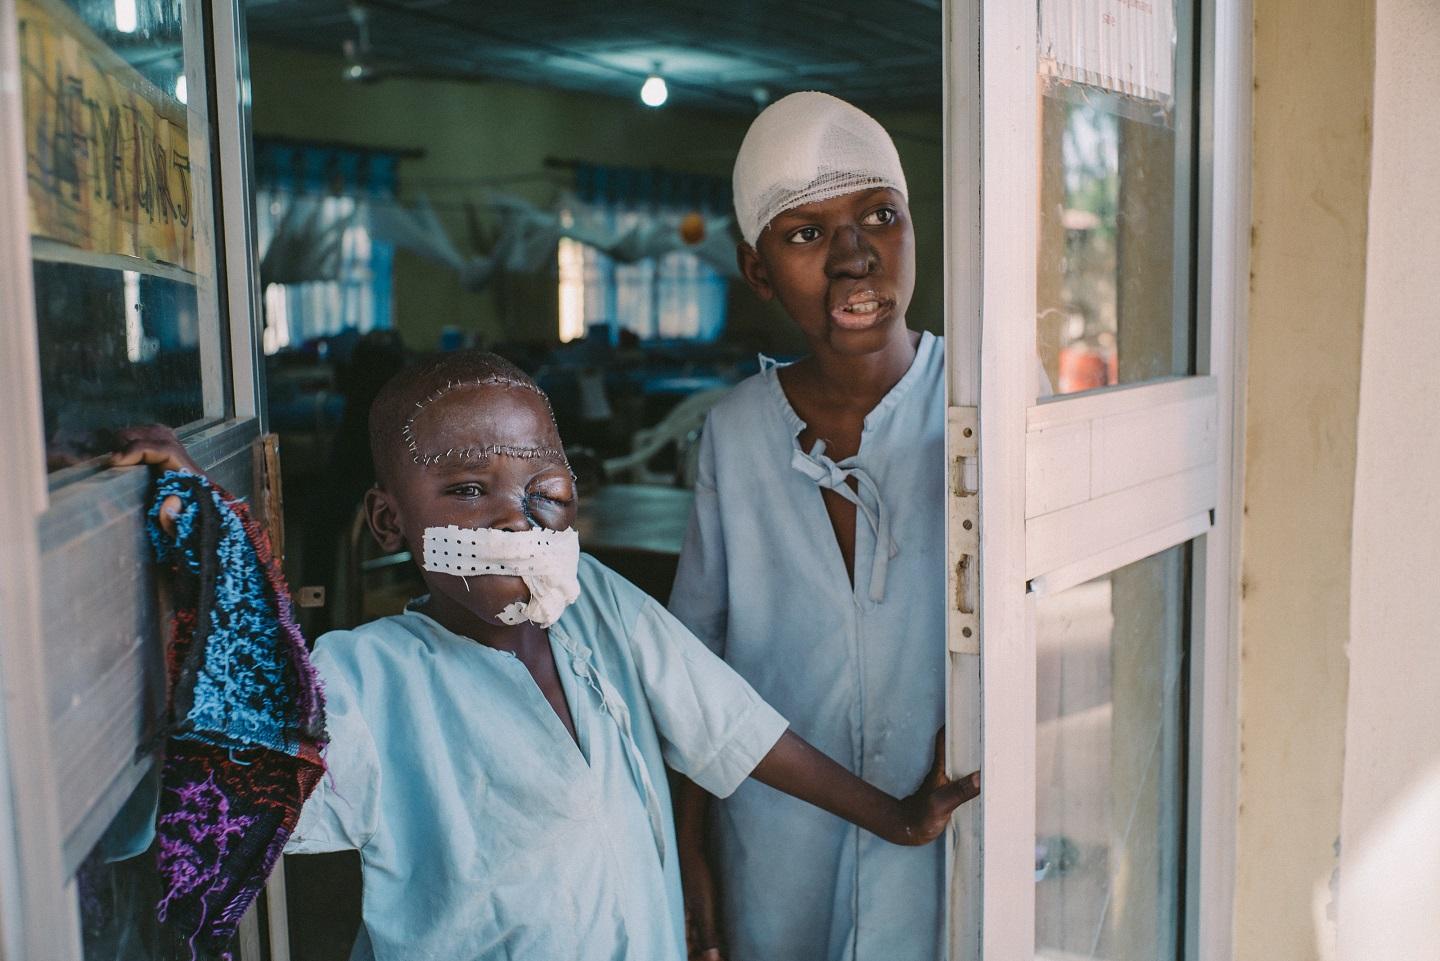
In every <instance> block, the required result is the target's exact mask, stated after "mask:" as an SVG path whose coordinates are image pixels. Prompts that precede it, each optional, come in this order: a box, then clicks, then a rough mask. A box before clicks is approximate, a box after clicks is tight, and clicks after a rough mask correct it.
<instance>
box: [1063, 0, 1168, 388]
mask: <svg viewBox="0 0 1440 961" xmlns="http://www.w3.org/2000/svg"><path fill="white" fill-rule="evenodd" d="M1187 6H1188V4H1183V3H1182V4H1180V5H1179V6H1178V7H1176V8H1173V10H1172V8H1171V6H1170V5H1169V4H1167V3H1156V4H1148V3H1147V4H1134V5H1130V4H1110V3H1104V4H1094V3H1084V2H1075V0H1063V2H1062V0H1045V2H1043V3H1042V4H1041V11H1042V12H1041V24H1042V29H1041V33H1042V36H1041V51H1040V52H1041V56H1040V61H1041V65H1042V78H1041V87H1042V91H1043V93H1044V96H1042V97H1041V98H1040V99H1041V109H1040V119H1039V123H1040V211H1039V216H1040V223H1039V237H1038V244H1039V249H1038V262H1039V273H1038V277H1037V278H1036V281H1037V289H1036V294H1037V317H1036V346H1037V349H1038V351H1039V354H1040V357H1041V360H1042V362H1043V364H1044V366H1045V371H1046V374H1047V375H1048V377H1049V380H1050V383H1051V385H1052V387H1053V390H1054V392H1055V393H1056V394H1070V393H1075V392H1077V391H1082V390H1090V389H1093V388H1097V387H1107V386H1112V385H1115V384H1129V383H1136V382H1138V381H1143V380H1150V379H1153V378H1156V377H1164V376H1168V375H1172V374H1185V373H1189V371H1190V365H1191V357H1190V354H1191V347H1190V341H1191V333H1190V326H1191V320H1190V317H1191V311H1190V310H1189V298H1190V290H1189V272H1190V271H1189V262H1190V250H1189V240H1188V237H1189V224H1190V222H1191V220H1190V217H1191V212H1190V207H1191V202H1190V194H1189V185H1188V183H1187V176H1188V169H1189V167H1188V164H1187V163H1186V162H1185V158H1186V157H1187V156H1188V155H1189V151H1190V149H1191V143H1190V137H1189V136H1188V134H1187V135H1181V134H1180V133H1179V132H1180V131H1188V130H1189V129H1190V125H1189V123H1188V120H1187V118H1188V116H1189V100H1188V96H1189V94H1188V87H1187V86H1186V84H1187V83H1188V80H1187V78H1188V77H1189V74H1190V70H1189V69H1188V63H1187V62H1185V61H1184V59H1183V56H1184V51H1187V50H1189V49H1190V45H1189V37H1188V35H1189V33H1190V31H1189V29H1188V28H1187V26H1186V24H1185V22H1184V17H1183V16H1182V17H1181V18H1180V19H1179V21H1178V30H1177V29H1176V23H1177V21H1175V20H1174V19H1172V12H1174V11H1183V10H1184V9H1185V8H1186V7H1187ZM1102 8H1103V10H1104V11H1112V10H1113V12H1102ZM1062 14H1063V16H1062ZM1091 16H1093V19H1094V24H1091V25H1090V26H1093V27H1094V32H1093V34H1085V33H1084V30H1085V25H1086V24H1088V20H1085V19H1082V17H1083V18H1088V17H1091ZM1066 17H1069V18H1071V19H1069V20H1067V19H1066ZM1111 34H1113V35H1114V36H1111ZM1172 36H1178V38H1179V43H1174V42H1172V39H1171V38H1172ZM1117 38H1120V39H1117ZM1107 42H1109V43H1111V44H1112V46H1111V47H1109V48H1107V47H1106V45H1105V44H1106V43H1107ZM1177 91H1178V93H1177ZM1177 236H1178V237H1180V238H1181V239H1182V243H1181V248H1180V249H1177V246H1176V237H1177Z"/></svg>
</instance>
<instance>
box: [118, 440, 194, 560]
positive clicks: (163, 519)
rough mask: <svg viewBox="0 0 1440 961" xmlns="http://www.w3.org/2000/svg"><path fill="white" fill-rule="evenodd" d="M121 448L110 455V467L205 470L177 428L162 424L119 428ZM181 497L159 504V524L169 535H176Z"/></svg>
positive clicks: (168, 498)
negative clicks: (176, 519)
mask: <svg viewBox="0 0 1440 961" xmlns="http://www.w3.org/2000/svg"><path fill="white" fill-rule="evenodd" d="M116 438H117V440H118V441H119V443H120V449H119V450H117V451H116V452H115V453H113V454H111V455H110V466H111V467H135V466H137V465H140V464H148V465H150V466H151V467H158V468H160V469H161V470H162V471H167V470H183V471H189V472H190V473H192V474H202V475H203V474H204V473H205V472H204V471H202V470H201V469H200V465H199V464H197V463H195V461H194V460H192V459H191V457H190V452H189V451H187V450H186V449H185V445H184V444H182V443H180V439H179V438H178V437H176V436H175V432H174V431H173V430H171V429H170V428H169V427H166V426H164V425H163V424H145V425H143V426H140V427H126V428H124V429H123V430H119V431H117V432H116ZM180 506H181V504H180V498H178V497H167V498H165V502H164V503H163V504H161V505H160V528H161V530H163V531H164V532H165V533H166V535H168V536H172V537H173V536H174V534H175V518H176V517H177V516H179V512H180Z"/></svg>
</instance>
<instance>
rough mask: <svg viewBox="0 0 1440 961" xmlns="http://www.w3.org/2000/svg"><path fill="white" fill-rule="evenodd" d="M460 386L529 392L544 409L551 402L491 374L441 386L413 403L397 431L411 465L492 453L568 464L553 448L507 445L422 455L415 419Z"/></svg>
mask: <svg viewBox="0 0 1440 961" xmlns="http://www.w3.org/2000/svg"><path fill="white" fill-rule="evenodd" d="M463 387H472V388H473V387H504V388H513V389H516V390H528V391H530V392H531V393H533V394H536V395H538V396H539V397H541V398H543V399H544V400H545V406H546V408H547V409H549V407H550V399H549V398H548V397H545V392H544V391H542V390H541V389H540V388H539V387H537V386H536V385H535V384H533V383H529V382H527V381H523V380H520V379H518V378H515V377H508V376H505V375H503V374H493V375H489V376H484V377H479V378H475V379H472V380H447V381H446V382H445V385H444V386H443V387H437V388H436V389H435V390H433V391H432V392H431V393H430V394H428V395H427V396H425V397H424V398H422V399H420V400H417V401H416V402H415V406H414V408H413V409H412V410H411V412H410V416H409V417H407V418H405V423H404V425H403V426H402V427H401V428H400V436H401V438H402V439H403V440H404V442H405V449H406V450H407V451H409V452H410V459H411V460H412V461H413V462H414V463H416V464H419V465H420V466H421V467H429V466H430V465H432V464H436V463H439V462H440V461H443V460H455V461H467V460H481V459H483V458H486V457H491V456H493V455H495V454H504V455H506V456H509V457H530V458H544V459H546V460H553V461H556V462H558V463H561V464H568V463H569V462H568V461H566V459H565V452H564V451H562V450H559V449H557V448H554V447H511V446H509V445H507V444H485V445H484V446H481V447H450V448H447V449H446V450H443V451H442V450H437V451H433V452H431V453H421V451H420V444H419V441H417V440H416V438H415V418H417V417H419V416H420V414H421V413H422V412H424V410H425V408H426V407H429V406H430V405H431V404H433V403H435V402H436V401H437V400H439V399H440V398H441V397H444V396H445V395H446V394H449V393H450V392H452V391H455V390H458V389H460V388H463ZM550 422H551V423H552V424H553V423H554V422H555V413H554V411H551V412H550ZM557 433H558V431H557Z"/></svg>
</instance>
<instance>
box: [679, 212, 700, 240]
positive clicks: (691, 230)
mask: <svg viewBox="0 0 1440 961" xmlns="http://www.w3.org/2000/svg"><path fill="white" fill-rule="evenodd" d="M680 239H681V240H683V241H685V242H686V243H687V244H689V245H690V246H692V247H693V246H695V245H696V244H698V243H699V242H700V241H702V240H704V239H705V218H704V217H702V216H700V214H699V213H698V212H697V211H693V210H692V211H690V213H688V214H686V215H685V216H684V217H683V218H681V220H680Z"/></svg>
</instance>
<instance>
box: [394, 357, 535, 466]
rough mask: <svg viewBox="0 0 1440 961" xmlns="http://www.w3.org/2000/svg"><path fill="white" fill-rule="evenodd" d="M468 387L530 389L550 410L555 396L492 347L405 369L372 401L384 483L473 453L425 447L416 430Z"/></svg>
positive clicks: (436, 358)
mask: <svg viewBox="0 0 1440 961" xmlns="http://www.w3.org/2000/svg"><path fill="white" fill-rule="evenodd" d="M465 387H501V388H509V389H512V390H523V391H528V392H530V393H532V394H534V395H536V396H538V397H539V398H541V399H542V400H543V401H544V402H545V408H546V410H547V411H550V398H549V397H547V396H546V395H545V392H544V391H543V390H541V389H540V387H539V385H538V384H536V383H535V381H534V380H533V379H531V377H530V375H529V374H526V373H525V372H524V371H523V370H521V369H520V368H519V367H516V366H515V365H514V364H512V363H510V361H508V360H506V359H505V358H503V357H501V356H499V355H498V354H492V353H489V352H488V351H483V350H463V351H456V352H454V353H448V354H442V355H440V356H438V357H435V358H433V359H431V360H428V361H426V362H424V363H422V364H420V365H419V366H416V367H412V368H409V369H407V370H403V371H401V372H400V373H398V374H396V375H395V376H394V377H392V378H391V379H390V380H389V382H388V383H386V384H385V386H384V387H383V388H381V390H380V393H379V394H378V395H377V396H376V397H375V402H374V403H373V404H371V405H370V456H371V459H372V460H373V461H374V464H375V476H376V478H377V479H378V480H379V481H380V483H381V485H382V486H384V485H387V484H388V483H389V482H390V480H391V479H392V478H393V476H394V472H395V471H396V470H397V469H398V468H400V467H401V466H402V465H405V464H416V465H421V466H428V465H429V464H430V463H433V462H436V461H438V460H439V459H441V458H443V457H445V456H458V455H464V454H469V453H472V451H469V450H464V451H456V450H453V449H451V450H446V451H430V450H422V449H421V448H420V447H419V446H418V445H417V442H416V438H415V436H414V433H413V432H412V430H411V425H412V423H413V421H414V419H415V417H416V416H417V415H418V414H420V413H421V412H422V411H423V410H424V409H425V408H426V407H428V406H429V405H430V404H432V403H434V402H435V401H437V400H439V399H440V398H441V397H444V396H445V395H446V394H448V393H450V392H451V391H454V390H456V389H459V388H465ZM554 418H555V415H554V412H553V411H550V419H551V423H552V425H553V423H554ZM557 433H558V432H557ZM516 452H517V453H518V452H519V451H516ZM473 453H482V452H473ZM553 453H558V452H553ZM561 456H562V458H563V455H561Z"/></svg>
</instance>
